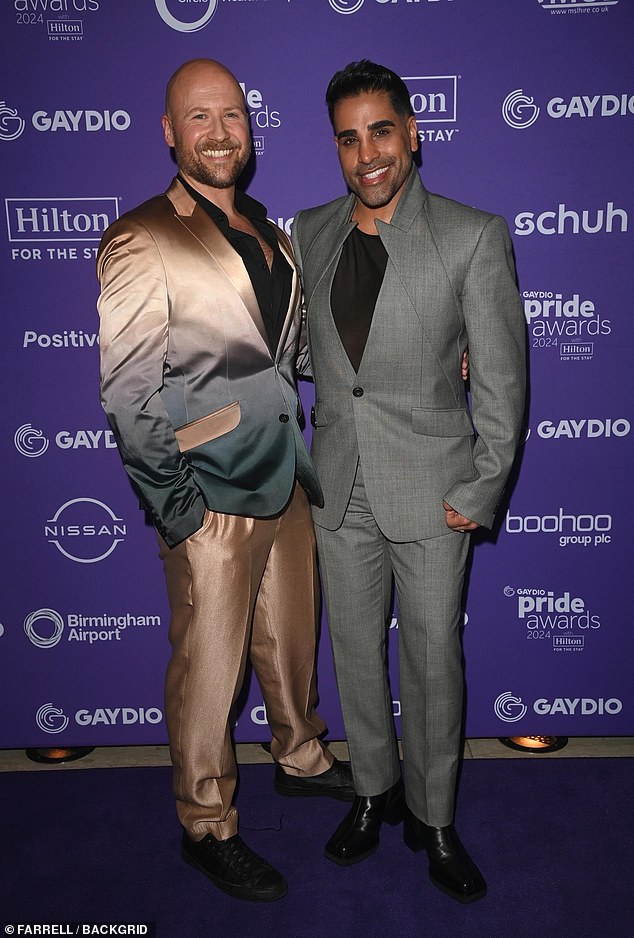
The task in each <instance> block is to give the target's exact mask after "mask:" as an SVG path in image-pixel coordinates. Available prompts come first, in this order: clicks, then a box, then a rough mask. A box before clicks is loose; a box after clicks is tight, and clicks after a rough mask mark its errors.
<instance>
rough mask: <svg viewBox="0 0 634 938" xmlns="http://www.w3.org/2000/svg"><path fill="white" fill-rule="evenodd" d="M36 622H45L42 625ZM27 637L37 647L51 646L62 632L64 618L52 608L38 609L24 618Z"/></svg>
mask: <svg viewBox="0 0 634 938" xmlns="http://www.w3.org/2000/svg"><path fill="white" fill-rule="evenodd" d="M38 623H46V625H45V626H44V627H42V625H39V626H38ZM24 631H25V632H26V635H27V638H28V639H29V641H30V642H32V644H33V645H35V646H36V647H37V648H53V647H54V646H55V645H57V643H58V642H59V640H60V639H61V637H62V634H63V632H64V620H63V619H62V617H61V616H60V614H59V612H55V610H54V609H38V610H37V611H36V612H32V613H31V614H30V615H28V616H27V617H26V619H25V620H24Z"/></svg>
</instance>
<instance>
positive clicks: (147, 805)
mask: <svg viewBox="0 0 634 938" xmlns="http://www.w3.org/2000/svg"><path fill="white" fill-rule="evenodd" d="M240 774H241V787H240V792H239V796H238V805H239V808H240V811H241V834H242V836H243V837H244V839H245V840H246V841H247V843H248V844H249V845H250V846H251V847H252V848H253V849H255V850H256V851H258V852H259V853H261V854H263V855H264V856H265V857H267V859H269V860H270V861H271V862H273V863H274V864H275V865H276V866H277V867H278V868H279V869H280V870H281V871H282V872H283V873H284V874H285V875H286V878H287V879H288V883H289V893H288V896H287V897H286V898H284V899H281V900H279V901H278V902H275V903H272V904H270V905H259V904H258V905H256V904H252V903H245V902H238V901H236V900H233V899H230V898H228V897H227V896H225V895H223V894H222V893H220V892H219V891H218V890H217V889H215V888H214V886H213V885H212V884H211V883H209V882H208V880H206V879H205V878H204V877H202V876H201V875H200V874H199V873H197V872H195V871H194V870H192V869H190V868H189V867H187V866H186V865H185V864H184V863H183V862H182V861H181V860H180V857H179V839H180V829H179V827H178V824H177V821H176V817H175V812H174V806H173V802H172V797H171V791H170V770H169V769H166V768H143V769H100V770H86V769H83V770H76V771H71V770H69V769H57V770H51V771H49V772H20V773H6V774H4V775H0V791H1V793H2V803H3V815H4V819H3V828H4V832H3V834H2V855H3V860H2V872H1V874H0V876H1V877H2V880H1V881H2V889H3V898H2V905H1V906H0V923H1V924H0V934H2V933H4V929H3V927H2V926H3V925H4V923H5V922H11V921H25V920H33V921H41V922H50V921H55V920H60V921H84V920H86V921H106V920H107V921H111V922H119V921H120V922H129V921H137V922H142V921H146V922H148V921H150V922H155V923H156V934H157V936H158V938H203V936H205V938H206V936H209V938H220V936H222V938H224V936H227V938H246V936H254V938H264V936H269V935H271V936H272V935H275V936H278V935H281V936H284V938H313V936H314V938H335V936H342V938H357V936H360V938H374V936H382V938H383V936H384V938H410V936H411V938H414V936H415V938H551V936H552V938H559V936H561V938H573V936H575V938H632V936H634V888H633V874H634V862H633V860H632V855H633V853H634V837H633V836H632V815H633V811H632V760H631V759H548V758H547V757H542V758H540V757H538V756H537V757H535V758H534V759H522V760H505V759H500V760H476V761H468V762H466V763H465V765H464V770H463V773H462V781H461V786H460V796H459V808H458V822H457V826H458V829H459V831H460V834H461V836H462V839H463V840H464V842H465V844H467V845H468V847H469V849H470V850H471V852H472V854H473V856H474V858H475V859H476V860H477V862H478V863H479V865H480V866H481V868H482V871H483V873H484V875H485V877H486V879H487V880H488V884H489V894H488V896H487V897H486V898H485V899H483V900H482V901H480V902H477V903H475V904H474V905H472V906H461V905H459V904H458V903H456V902H453V901H452V900H451V899H449V898H447V897H446V896H444V895H443V894H442V893H440V892H439V891H438V890H436V889H435V888H434V887H433V886H432V885H431V883H430V882H429V880H428V878H427V871H426V862H425V858H424V854H416V855H414V854H412V853H410V852H409V851H408V850H407V849H406V848H405V846H404V845H403V842H402V829H401V828H400V827H398V828H391V827H385V828H384V830H383V831H382V838H381V846H380V848H379V850H378V852H377V853H376V854H374V856H372V857H370V859H368V860H366V861H365V862H363V863H360V864H358V865H357V866H354V867H351V868H348V869H341V868H340V867H337V866H336V865H334V864H333V863H331V862H329V861H328V860H326V859H325V858H324V856H323V845H324V843H325V841H326V840H327V838H328V836H329V835H330V834H331V833H332V831H333V830H334V828H335V826H336V825H337V823H338V822H339V820H340V818H341V817H342V816H343V814H344V813H345V811H346V806H345V805H342V804H341V803H338V802H335V801H329V800H327V799H291V798H283V797H281V796H279V795H276V794H275V793H274V792H273V790H272V779H273V768H272V766H242V767H241V773H240Z"/></svg>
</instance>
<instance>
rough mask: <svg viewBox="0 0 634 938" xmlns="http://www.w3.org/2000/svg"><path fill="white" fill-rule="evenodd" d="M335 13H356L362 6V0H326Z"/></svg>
mask: <svg viewBox="0 0 634 938" xmlns="http://www.w3.org/2000/svg"><path fill="white" fill-rule="evenodd" d="M328 3H329V4H330V6H331V7H332V8H333V10H336V12H337V13H344V14H346V13H356V12H357V10H360V9H361V7H362V6H363V0H328Z"/></svg>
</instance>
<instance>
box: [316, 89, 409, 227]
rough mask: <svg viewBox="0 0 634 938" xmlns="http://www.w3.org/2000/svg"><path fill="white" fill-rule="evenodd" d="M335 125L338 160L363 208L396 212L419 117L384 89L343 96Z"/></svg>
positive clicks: (371, 211)
mask: <svg viewBox="0 0 634 938" xmlns="http://www.w3.org/2000/svg"><path fill="white" fill-rule="evenodd" d="M333 124H334V128H335V142H336V144H337V149H338V151H339V162H340V163H341V169H342V171H343V176H344V179H345V180H346V183H347V185H348V188H349V189H350V190H351V191H352V192H354V194H355V195H356V196H357V198H358V200H359V202H360V203H361V205H359V206H358V208H359V210H360V213H361V214H365V215H368V214H370V215H374V216H375V217H378V218H381V219H382V220H383V221H389V220H390V218H391V217H392V214H393V212H394V209H395V208H396V204H397V202H398V200H399V198H400V195H401V191H402V189H403V186H404V184H405V181H406V179H407V177H408V175H409V171H410V168H411V165H412V153H414V152H415V151H416V150H417V149H418V134H417V131H416V120H415V118H414V117H404V116H401V115H399V114H397V113H396V111H395V110H394V107H393V105H392V102H391V100H390V96H389V95H388V94H386V93H385V92H364V93H362V94H359V95H355V96H354V97H352V98H341V99H340V100H339V101H338V102H337V104H336V105H335V108H334V113H333Z"/></svg>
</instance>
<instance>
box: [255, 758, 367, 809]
mask: <svg viewBox="0 0 634 938" xmlns="http://www.w3.org/2000/svg"><path fill="white" fill-rule="evenodd" d="M273 784H274V788H275V791H276V792H277V793H278V795H292V796H295V795H297V796H299V797H301V796H309V797H310V796H315V797H319V796H321V797H324V798H336V799H337V800H338V801H352V799H353V798H354V788H353V787H352V772H351V770H350V765H349V764H348V763H347V762H339V760H338V759H335V761H334V762H333V764H332V765H331V766H330V768H329V769H326V771H325V772H322V773H321V774H320V775H305V776H303V777H302V778H300V777H299V776H296V775H287V774H286V772H285V771H284V770H283V768H282V767H281V766H280V765H276V766H275V781H274V783H273Z"/></svg>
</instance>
